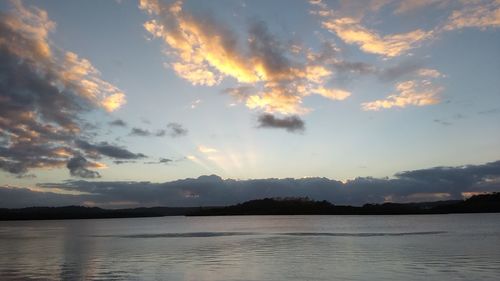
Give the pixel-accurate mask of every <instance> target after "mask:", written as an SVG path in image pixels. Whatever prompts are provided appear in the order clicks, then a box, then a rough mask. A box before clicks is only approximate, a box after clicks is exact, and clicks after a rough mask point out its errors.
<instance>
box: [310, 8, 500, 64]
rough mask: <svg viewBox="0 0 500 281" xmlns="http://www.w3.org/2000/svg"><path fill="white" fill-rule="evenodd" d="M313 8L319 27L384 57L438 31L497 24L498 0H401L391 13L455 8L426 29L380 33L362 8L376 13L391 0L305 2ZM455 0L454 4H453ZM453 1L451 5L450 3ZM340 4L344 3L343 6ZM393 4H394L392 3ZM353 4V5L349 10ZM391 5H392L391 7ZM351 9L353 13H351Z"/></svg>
mask: <svg viewBox="0 0 500 281" xmlns="http://www.w3.org/2000/svg"><path fill="white" fill-rule="evenodd" d="M309 2H310V3H311V5H312V7H313V9H312V11H311V13H312V14H314V15H317V16H318V17H319V18H320V19H321V24H322V26H323V27H324V28H325V29H326V30H328V31H330V32H331V33H333V34H335V35H336V36H337V37H338V38H340V39H341V40H342V41H344V42H345V43H347V44H351V45H357V46H358V47H359V48H360V50H362V51H364V52H366V53H371V54H375V55H380V56H382V57H386V58H393V57H398V56H401V55H404V54H407V53H408V52H409V51H410V50H411V49H414V48H418V47H420V46H421V45H422V43H423V42H424V41H427V40H430V39H432V38H436V37H438V36H439V35H440V34H441V33H443V32H447V31H453V30H457V29H462V28H480V29H485V28H489V27H499V26H500V1H499V0H477V1H460V2H459V1H449V0H421V1H417V0H402V1H399V2H398V3H397V5H395V7H396V8H395V9H394V10H393V14H395V15H397V16H401V15H402V14H405V13H408V12H410V11H415V10H421V9H423V8H430V7H433V8H438V9H441V8H443V7H448V6H451V7H455V8H450V9H447V10H444V9H442V11H441V13H446V12H449V13H450V15H449V16H448V18H447V19H446V20H444V21H442V22H441V23H439V24H437V25H436V26H434V27H432V28H429V29H427V30H424V29H421V28H416V29H414V30H410V31H408V32H403V33H396V34H386V35H382V34H381V33H380V32H379V31H377V30H375V29H372V28H369V27H367V25H369V20H367V17H366V11H367V10H368V11H370V12H377V11H379V10H381V8H382V7H384V6H387V5H388V4H391V3H392V2H395V1H393V0H371V1H366V3H365V2H363V3H364V4H363V5H358V6H356V5H355V4H352V3H350V4H351V5H346V3H349V2H348V1H341V2H340V3H341V4H340V6H341V7H340V8H338V9H332V8H331V7H329V5H327V4H326V3H324V2H322V1H316V0H314V1H309ZM457 2H458V3H457ZM451 3H453V4H454V5H450V4H451ZM343 6H347V7H348V8H346V7H343ZM393 6H394V5H393ZM353 7H355V8H354V9H353ZM391 7H392V6H391ZM353 10H354V12H353Z"/></svg>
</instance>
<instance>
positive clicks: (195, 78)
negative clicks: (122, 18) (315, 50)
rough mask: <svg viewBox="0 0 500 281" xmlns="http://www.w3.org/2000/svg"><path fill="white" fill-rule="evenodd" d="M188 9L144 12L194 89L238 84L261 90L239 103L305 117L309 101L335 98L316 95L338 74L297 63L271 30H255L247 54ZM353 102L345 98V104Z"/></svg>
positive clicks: (153, 4)
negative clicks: (226, 81) (305, 100)
mask: <svg viewBox="0 0 500 281" xmlns="http://www.w3.org/2000/svg"><path fill="white" fill-rule="evenodd" d="M182 4H183V2H182V1H176V2H174V3H173V4H170V5H166V4H163V3H160V2H158V1H156V0H151V1H148V0H141V1H140V3H139V7H140V8H141V9H143V10H145V11H146V12H147V13H148V14H149V15H151V16H152V17H154V18H153V19H151V20H149V21H147V22H146V23H145V24H144V28H145V29H146V30H147V31H148V32H149V33H150V34H151V35H152V36H153V37H155V38H160V39H162V40H163V42H164V43H165V45H166V46H167V47H168V50H166V54H167V55H169V56H170V57H171V58H172V60H173V61H172V62H171V63H170V66H171V68H172V70H173V71H175V73H176V74H177V75H178V76H180V77H182V78H184V79H185V80H187V81H189V82H190V83H191V84H193V85H204V86H214V85H218V84H219V83H221V82H222V80H223V79H225V78H232V79H234V81H235V82H237V83H238V84H239V86H238V87H237V88H243V87H246V88H253V89H254V90H255V91H252V92H253V93H252V95H245V96H244V97H243V96H240V93H238V94H234V95H236V96H238V97H237V101H238V102H244V103H245V105H246V106H247V107H248V108H250V109H260V110H263V111H265V112H269V113H280V114H305V113H307V112H309V111H310V109H305V108H302V107H301V103H302V99H303V98H304V97H306V96H308V95H311V94H320V95H323V96H325V97H327V98H330V99H331V98H332V96H331V95H330V96H327V95H325V93H326V92H321V93H320V92H318V91H313V90H312V89H316V88H318V89H322V88H324V83H325V81H326V80H327V79H328V77H330V76H332V71H331V70H330V69H328V68H327V67H326V66H324V65H321V64H319V63H312V62H308V63H304V62H303V61H304V60H300V59H298V60H292V59H291V57H295V56H298V55H300V51H299V50H298V49H297V48H281V47H280V44H279V42H277V41H276V40H275V39H274V37H273V36H272V35H271V34H269V32H268V31H267V28H266V26H265V25H263V24H255V25H253V26H251V28H250V30H249V36H248V38H247V41H246V43H247V45H246V47H247V48H242V46H239V45H238V44H237V40H236V38H235V36H234V35H233V34H232V33H231V31H230V30H228V29H227V28H226V27H224V26H222V25H217V24H216V23H214V22H213V21H211V20H208V19H202V18H195V17H193V16H192V15H190V14H187V13H185V12H184V11H183V7H182ZM234 89H236V88H234ZM338 91H339V93H340V92H346V91H345V90H338ZM247 92H248V91H247ZM331 93H333V92H331ZM347 96H348V95H347V94H344V95H343V98H346V97H347ZM343 98H338V99H337V100H341V99H343Z"/></svg>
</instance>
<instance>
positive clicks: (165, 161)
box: [144, 158, 174, 164]
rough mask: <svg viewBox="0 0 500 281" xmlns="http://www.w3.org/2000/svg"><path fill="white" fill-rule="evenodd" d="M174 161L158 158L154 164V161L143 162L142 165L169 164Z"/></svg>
mask: <svg viewBox="0 0 500 281" xmlns="http://www.w3.org/2000/svg"><path fill="white" fill-rule="evenodd" d="M173 161H174V160H172V159H168V158H160V159H158V161H156V162H154V161H151V162H144V164H170V163H172V162H173Z"/></svg>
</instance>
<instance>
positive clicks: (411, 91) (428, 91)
mask: <svg viewBox="0 0 500 281" xmlns="http://www.w3.org/2000/svg"><path fill="white" fill-rule="evenodd" d="M442 90H443V89H442V88H441V87H438V86H434V85H433V84H432V83H431V82H430V81H428V80H408V81H404V82H400V83H397V84H396V91H397V93H396V94H392V95H389V96H388V97H387V98H385V99H381V100H375V101H371V102H365V103H362V104H361V107H362V109H363V110H366V111H379V110H381V109H389V108H393V107H400V108H404V107H407V106H410V105H413V106H426V105H433V104H437V103H439V102H440V99H439V97H438V95H439V93H440V92H441V91H442Z"/></svg>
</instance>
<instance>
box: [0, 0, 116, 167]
mask: <svg viewBox="0 0 500 281" xmlns="http://www.w3.org/2000/svg"><path fill="white" fill-rule="evenodd" d="M11 6H12V10H11V11H10V12H7V13H4V12H2V13H1V14H0V169H1V170H3V171H5V172H8V173H11V174H14V175H16V176H25V175H27V173H28V172H29V171H30V170H31V169H37V168H63V167H65V166H66V167H68V166H69V167H74V166H73V165H74V164H75V161H76V160H75V159H76V158H75V157H77V156H78V155H82V154H83V152H82V151H80V150H79V149H78V148H75V147H74V141H75V140H76V139H79V138H91V137H95V132H92V131H93V130H95V129H96V128H95V127H94V126H92V125H91V124H89V123H88V122H86V121H85V120H83V118H82V116H83V115H84V114H85V113H87V112H89V111H92V110H97V109H104V110H107V111H113V110H115V109H116V108H118V107H119V106H120V105H121V104H123V103H124V102H125V99H124V94H123V93H121V91H120V90H119V89H118V88H117V87H116V86H114V85H112V84H110V83H108V82H106V81H104V80H102V79H101V78H100V76H99V71H98V70H97V69H95V68H94V67H93V66H92V64H91V63H90V62H89V61H88V60H86V59H84V58H80V57H78V55H77V54H75V53H72V52H66V51H64V50H62V49H61V48H58V47H54V46H52V44H51V42H50V40H49V38H48V35H49V34H50V33H51V32H52V31H53V30H54V28H55V23H54V22H52V21H51V20H50V19H49V18H48V16H47V13H46V12H45V11H43V10H41V9H38V8H36V7H24V6H23V5H22V3H21V2H20V1H12V2H11ZM88 85H92V87H91V88H88ZM84 156H86V155H84ZM82 157H83V156H82ZM72 161H73V162H72ZM70 162H71V163H70ZM70 172H71V173H72V174H75V175H77V174H79V175H80V176H81V175H84V174H85V173H84V170H82V169H80V170H75V169H73V170H71V169H70ZM85 175H87V176H88V175H95V174H93V173H92V172H90V171H87V173H86V174H85Z"/></svg>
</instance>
